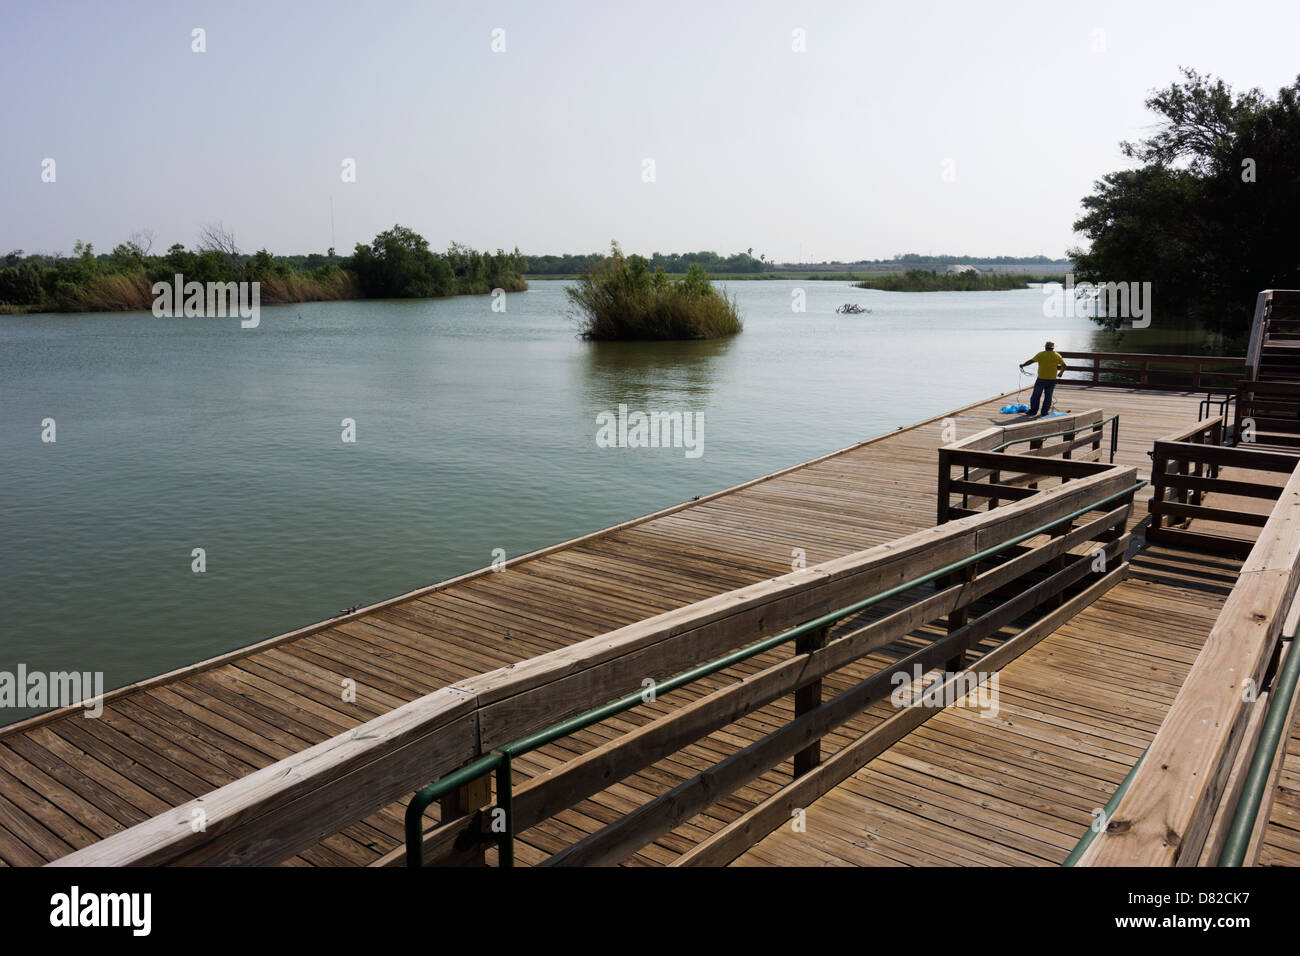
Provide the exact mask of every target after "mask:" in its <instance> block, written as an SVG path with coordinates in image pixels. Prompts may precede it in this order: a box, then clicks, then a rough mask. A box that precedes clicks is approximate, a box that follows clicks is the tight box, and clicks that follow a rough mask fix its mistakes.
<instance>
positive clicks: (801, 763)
mask: <svg viewBox="0 0 1300 956" xmlns="http://www.w3.org/2000/svg"><path fill="white" fill-rule="evenodd" d="M830 633H831V629H830V625H827V626H826V627H819V628H817V630H815V631H810V632H809V633H807V634H805V635H804V636H803V637H799V638H795V642H794V652H795V654H808V653H811V652H812V651H817V650H821V649H822V648H823V647H825V646H826V640H827V638H828V637H829V636H830ZM821 702H822V681H821V678H820V677H819V678H817V680H815V681H811V682H810V683H807V684H805V685H804V686H803V687H800V688H798V689H797V690H796V691H795V692H794V715H795V717H796V718H797V717H799V716H800V715H802V714H806V713H808V711H810V710H814V709H816V708H817V706H818V705H819V704H821ZM821 762H822V742H821V738H818V739H817V740H814V741H813V742H812V743H811V744H809V745H808V746H807V747H805V748H804V749H803V750H800V751H799V752H797V753H796V754H795V755H794V775H795V776H796V777H801V776H803V775H804V774H806V773H807V772H808V771H809V770H811V769H812V768H813V767H815V766H817V765H818V764H819V763H821Z"/></svg>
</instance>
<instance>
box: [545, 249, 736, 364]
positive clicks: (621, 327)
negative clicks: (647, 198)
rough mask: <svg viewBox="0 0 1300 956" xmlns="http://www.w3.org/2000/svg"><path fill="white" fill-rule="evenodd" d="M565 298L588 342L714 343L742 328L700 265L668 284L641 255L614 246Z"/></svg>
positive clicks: (732, 301)
mask: <svg viewBox="0 0 1300 956" xmlns="http://www.w3.org/2000/svg"><path fill="white" fill-rule="evenodd" d="M565 293H566V294H567V295H568V297H569V301H570V303H572V305H573V307H574V314H575V316H576V318H577V320H578V326H579V329H578V331H579V334H580V335H581V336H582V337H583V338H586V339H596V340H602V341H607V340H617V339H624V340H665V339H716V338H723V337H724V336H728V335H735V334H736V333H737V332H740V331H741V330H742V329H743V328H744V322H743V320H742V319H741V316H740V310H739V309H738V308H737V305H736V301H735V299H734V298H732V297H729V296H728V295H727V294H726V292H725V291H719V290H718V289H715V288H714V286H713V283H712V282H711V281H710V280H709V274H708V273H707V272H705V271H704V269H703V268H701V267H700V266H699V265H692V266H691V267H690V270H689V271H688V272H687V273H686V275H685V276H683V277H681V278H679V279H672V278H670V277H669V276H668V275H667V274H665V273H664V271H663V270H662V269H655V270H654V271H653V272H651V271H650V263H649V261H648V260H646V259H645V258H644V257H642V256H637V255H632V256H624V255H623V251H622V249H620V248H619V245H618V243H612V244H611V246H610V254H609V255H608V256H606V257H604V258H603V259H601V260H600V262H598V263H596V265H595V266H593V267H592V268H591V269H590V270H589V271H588V272H586V273H585V274H583V275H581V276H579V277H578V280H577V281H576V282H575V283H574V284H573V285H572V286H570V287H569V288H567V289H566V290H565Z"/></svg>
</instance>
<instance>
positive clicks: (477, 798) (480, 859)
mask: <svg viewBox="0 0 1300 956" xmlns="http://www.w3.org/2000/svg"><path fill="white" fill-rule="evenodd" d="M491 803H492V775H491V774H484V775H483V776H481V777H476V778H475V779H473V780H471V781H470V782H469V783H467V784H465V785H464V786H463V787H459V788H457V789H456V790H454V791H453V792H451V793H449V794H447V795H446V796H445V797H442V798H441V799H439V801H438V809H439V817H438V819H439V821H440V822H441V823H446V822H448V821H451V820H454V819H455V818H457V817H460V816H467V815H469V814H472V813H476V812H477V811H479V810H481V809H483V808H484V807H486V806H488V805H489V804H491ZM487 847H488V845H487V843H486V842H483V843H479V844H477V845H476V846H474V847H473V848H471V849H470V850H468V851H467V853H468V857H469V858H468V860H464V858H462V860H464V862H462V863H461V864H460V865H461V866H486V865H487V864H486V862H485V860H484V854H485V853H486V852H487Z"/></svg>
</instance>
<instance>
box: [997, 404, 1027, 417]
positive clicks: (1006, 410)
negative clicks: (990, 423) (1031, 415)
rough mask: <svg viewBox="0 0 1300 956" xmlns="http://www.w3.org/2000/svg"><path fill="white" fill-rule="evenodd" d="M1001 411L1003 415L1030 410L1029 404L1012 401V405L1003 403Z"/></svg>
mask: <svg viewBox="0 0 1300 956" xmlns="http://www.w3.org/2000/svg"><path fill="white" fill-rule="evenodd" d="M1001 411H1002V414H1003V415H1017V414H1019V413H1021V412H1027V411H1029V406H1028V405H1019V404H1015V403H1012V404H1010V405H1003V406H1002V409H1001Z"/></svg>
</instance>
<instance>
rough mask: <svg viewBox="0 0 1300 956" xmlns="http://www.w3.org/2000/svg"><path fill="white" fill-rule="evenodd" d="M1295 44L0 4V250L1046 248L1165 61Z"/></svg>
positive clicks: (967, 24)
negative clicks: (199, 246) (393, 241)
mask: <svg viewBox="0 0 1300 956" xmlns="http://www.w3.org/2000/svg"><path fill="white" fill-rule="evenodd" d="M196 27H197V28H202V29H203V30H204V31H205V32H206V47H207V49H206V52H203V53H196V52H193V51H192V49H191V47H192V44H193V40H192V31H193V30H194V28H196ZM498 29H499V30H502V31H504V34H497V38H498V40H497V42H498V45H499V44H500V42H501V40H502V39H503V40H504V45H505V50H504V52H493V49H492V47H493V42H494V37H493V31H494V30H498ZM796 30H801V31H803V33H802V37H803V38H804V45H805V47H806V49H805V51H804V52H796V51H795V49H794V47H795V46H797V45H798V36H797V35H796V34H795V31H796ZM1097 31H1101V32H1097ZM1297 36H1300V3H1297V2H1296V0H1280V2H1267V0H1264V2H1254V3H1250V4H1244V3H1240V2H1197V0H1176V2H1113V3H1111V2H1105V3H1092V4H1082V3H1064V2H1054V0H1037V2H997V3H975V2H960V3H959V2H943V3H925V2H906V3H898V2H893V3H867V2H861V0H859V2H852V0H846V2H809V3H791V2H770V3H767V2H761V3H760V2H744V3H740V2H735V3H724V2H717V3H714V2H708V3H705V2H700V0H696V2H685V3H675V2H671V3H623V2H615V0H606V2H600V3H573V2H564V0H554V2H546V3H539V2H536V0H533V2H527V3H490V2H482V3H455V4H453V3H441V2H407V3H402V2H390V0H365V2H356V0H347V2H336V0H313V2H310V3H306V2H304V3H289V2H278V0H263V2H249V3H241V2H230V0H222V2H218V3H192V2H184V0H181V2H177V0H168V2H158V3H153V2H127V3H121V4H110V3H104V2H102V0H100V2H69V3H65V2H50V0H41V2H37V3H17V2H8V3H6V5H5V11H4V17H3V27H2V28H0V80H2V81H3V87H2V88H3V90H4V93H3V96H2V97H0V129H3V137H2V139H0V251H7V250H9V249H11V248H15V247H17V248H22V249H25V250H27V251H28V252H33V251H47V252H49V251H58V250H61V251H65V252H66V251H69V250H70V249H71V247H72V244H73V242H74V241H75V240H76V239H84V240H88V241H91V242H93V243H94V244H95V247H96V249H97V250H102V251H107V250H108V249H110V248H111V247H112V246H113V245H114V244H116V243H117V242H120V241H121V240H122V239H124V238H125V237H126V236H127V235H128V234H129V233H131V232H132V231H134V230H136V229H140V228H143V227H149V228H152V229H154V230H155V231H156V233H157V241H156V245H155V249H161V248H165V247H166V246H167V245H170V244H171V243H173V242H178V241H179V242H183V243H185V244H186V245H191V244H193V243H194V242H195V240H196V237H197V233H198V229H199V227H200V226H201V225H202V224H204V223H208V222H214V221H220V222H222V223H224V225H225V226H226V227H227V228H228V229H230V230H231V231H232V232H233V233H234V234H235V236H236V238H237V240H238V241H239V243H240V246H241V247H242V248H244V249H245V250H247V251H252V250H256V249H257V248H259V247H263V246H265V247H267V248H269V249H271V250H272V251H273V252H281V253H293V252H313V251H315V252H324V251H325V249H326V248H327V247H328V246H329V244H330V202H331V198H332V199H333V203H334V218H335V235H336V240H335V241H336V246H337V248H338V250H339V252H340V253H344V252H348V251H350V250H351V249H352V246H353V245H354V244H355V243H356V242H358V241H369V240H370V239H371V238H372V237H373V236H374V234H375V233H376V232H378V231H380V230H382V229H385V228H387V227H389V226H391V225H393V224H394V223H396V222H400V223H402V224H403V225H407V226H410V227H412V228H414V229H416V230H418V231H419V232H421V233H423V234H424V235H425V236H426V237H427V238H428V239H429V240H430V242H431V243H432V244H433V245H434V246H435V247H436V248H439V247H443V246H445V244H446V243H447V242H448V241H450V240H452V239H455V240H458V241H461V242H465V243H468V244H470V245H473V246H477V247H485V246H486V247H491V248H495V247H497V246H503V247H506V248H510V247H512V246H515V245H517V246H519V247H520V248H521V249H522V250H523V251H524V252H532V253H542V252H547V253H558V252H586V251H593V250H596V249H601V248H604V247H605V246H606V245H607V244H608V242H609V240H611V239H618V240H619V241H621V242H622V244H623V246H624V248H625V249H627V250H629V251H636V252H643V253H649V252H652V251H656V250H658V251H663V252H669V251H685V250H688V249H714V250H716V251H719V252H722V253H731V252H735V251H737V250H743V249H747V248H750V247H752V248H753V250H754V254H755V255H758V254H759V253H766V254H767V255H768V256H769V257H776V258H777V259H779V260H786V261H797V260H799V259H801V258H802V259H808V260H813V259H816V260H821V259H840V260H853V259H859V258H863V257H885V256H891V255H894V254H895V253H901V252H921V253H926V252H935V253H939V252H951V253H955V254H970V255H994V254H1009V255H1034V254H1037V253H1043V254H1046V255H1051V256H1059V255H1062V254H1063V253H1064V252H1065V250H1066V248H1068V247H1069V246H1071V245H1073V244H1075V242H1076V241H1077V237H1075V235H1074V234H1073V231H1072V228H1071V226H1072V223H1073V222H1074V220H1075V219H1076V218H1077V216H1078V214H1079V200H1080V198H1081V197H1082V196H1084V195H1085V194H1086V193H1087V192H1089V191H1090V187H1091V184H1092V182H1093V181H1094V180H1095V179H1096V178H1098V177H1099V176H1100V175H1101V174H1103V173H1105V172H1107V171H1109V170H1111V169H1115V168H1118V167H1120V166H1122V165H1123V164H1124V160H1123V158H1122V157H1121V156H1120V153H1119V150H1118V143H1119V141H1120V140H1122V139H1126V138H1133V137H1136V136H1140V135H1142V133H1143V131H1144V130H1145V129H1147V128H1148V127H1149V126H1150V124H1151V123H1152V122H1153V117H1152V116H1151V114H1149V113H1148V112H1147V111H1146V110H1145V109H1144V107H1143V100H1144V99H1145V97H1146V95H1147V93H1148V91H1150V90H1151V89H1153V88H1156V87H1162V86H1166V85H1168V84H1169V83H1170V82H1171V81H1173V80H1174V79H1175V78H1176V77H1177V68H1178V66H1179V65H1187V66H1191V67H1194V68H1196V69H1198V70H1200V71H1202V72H1208V73H1213V74H1216V75H1219V76H1222V77H1223V78H1224V79H1225V80H1227V81H1228V82H1229V83H1231V84H1232V85H1233V86H1234V88H1240V89H1246V88H1249V87H1252V86H1259V87H1262V88H1263V89H1264V90H1265V91H1266V92H1268V93H1269V94H1273V93H1276V91H1277V89H1278V87H1280V86H1281V85H1283V84H1285V83H1289V82H1291V81H1293V80H1294V79H1295V77H1296V75H1297V73H1298V72H1300V56H1297V55H1296V52H1295V43H1296V37H1297ZM46 158H52V159H54V160H55V164H56V165H55V175H56V180H55V182H53V183H46V182H42V178H41V177H42V168H43V167H42V163H43V161H44V160H45V159H46ZM349 158H350V159H353V160H355V164H356V182H354V183H345V182H342V181H341V172H342V163H343V161H344V160H345V159H349ZM647 159H650V160H653V163H654V168H653V172H654V181H653V182H646V181H644V178H645V175H646V169H647V166H646V163H645V161H646V160H647ZM946 171H947V172H949V174H950V175H949V178H950V179H951V180H952V181H950V182H949V181H946V180H945V175H944V174H945V172H946Z"/></svg>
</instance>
